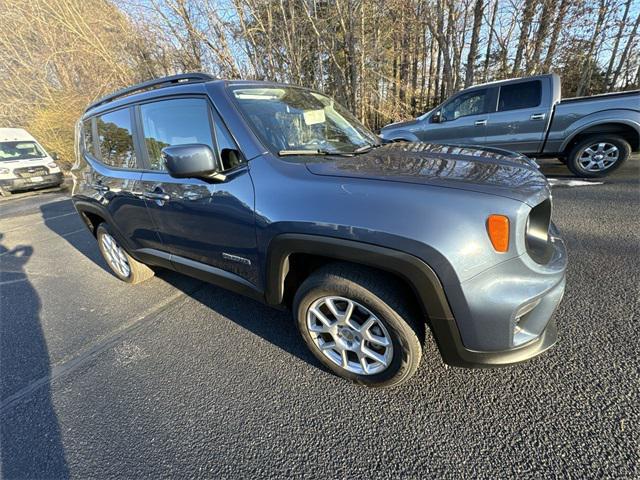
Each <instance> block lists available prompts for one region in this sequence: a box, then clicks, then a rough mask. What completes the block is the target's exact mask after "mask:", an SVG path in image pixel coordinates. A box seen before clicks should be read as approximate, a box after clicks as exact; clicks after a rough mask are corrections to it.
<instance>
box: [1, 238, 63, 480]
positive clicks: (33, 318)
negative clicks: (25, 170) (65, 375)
mask: <svg viewBox="0 0 640 480" xmlns="http://www.w3.org/2000/svg"><path fill="white" fill-rule="evenodd" d="M2 236H3V235H2V234H1V233H0V310H1V311H2V315H1V317H0V318H1V320H0V445H1V447H2V448H1V449H0V450H1V452H0V473H1V475H2V477H3V478H44V477H47V478H67V477H68V476H69V471H68V468H67V462H66V458H65V452H64V448H63V446H62V439H61V435H60V426H59V423H58V417H57V415H56V412H55V409H54V406H53V403H52V398H51V387H50V381H49V375H50V373H51V366H50V360H49V351H48V348H47V342H46V339H45V338H44V334H43V330H42V326H41V323H40V309H41V302H40V297H39V296H38V293H37V292H36V289H35V288H34V286H33V285H32V284H31V282H30V281H29V278H28V276H27V274H26V271H25V266H26V264H27V263H28V262H29V259H30V258H31V256H32V255H33V247H31V246H27V245H19V246H16V247H15V248H13V249H8V248H7V247H5V246H4V245H3V244H2V243H1V241H2ZM34 382H35V383H34ZM25 407H26V408H25ZM27 409H28V411H26V410H27Z"/></svg>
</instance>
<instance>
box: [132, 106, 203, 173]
mask: <svg viewBox="0 0 640 480" xmlns="http://www.w3.org/2000/svg"><path fill="white" fill-rule="evenodd" d="M140 115H141V117H142V128H143V130H144V141H145V144H146V146H147V153H148V155H149V166H150V167H151V169H153V170H161V171H164V170H166V169H165V166H164V161H163V160H162V156H161V154H160V152H161V151H162V149H163V148H164V147H168V146H169V145H184V144H187V143H202V144H204V145H208V146H209V147H211V149H212V150H213V151H214V152H215V147H214V144H213V138H212V136H211V124H210V121H209V107H208V106H207V101H206V100H205V99H203V98H177V99H172V100H161V101H158V102H153V103H145V104H143V105H140Z"/></svg>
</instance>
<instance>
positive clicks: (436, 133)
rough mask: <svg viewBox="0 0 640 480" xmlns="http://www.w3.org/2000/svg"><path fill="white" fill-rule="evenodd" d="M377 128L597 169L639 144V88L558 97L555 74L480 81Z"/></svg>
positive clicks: (387, 136)
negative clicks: (425, 109) (412, 116)
mask: <svg viewBox="0 0 640 480" xmlns="http://www.w3.org/2000/svg"><path fill="white" fill-rule="evenodd" d="M380 136H381V137H382V138H383V139H384V140H388V141H403V140H404V141H409V142H429V143H455V144H464V145H486V146H490V147H497V148H503V149H506V150H513V151H516V152H519V153H523V154H525V155H529V156H532V157H538V158H541V157H558V158H559V159H560V160H562V161H563V162H565V163H566V164H567V166H568V167H569V169H570V170H571V171H572V172H573V173H574V174H576V175H578V176H581V177H601V176H604V175H607V174H609V173H610V172H612V171H613V170H615V169H616V168H618V167H619V166H620V165H621V164H622V163H623V162H624V161H625V160H627V158H629V155H630V154H631V152H632V151H637V150H638V149H640V90H635V91H631V92H620V93H609V94H604V95H596V96H593V97H582V98H569V99H562V98H561V95H560V77H559V76H558V75H556V74H549V75H539V76H535V77H528V78H518V79H513V80H504V81H499V82H492V83H486V84H483V85H476V86H474V87H471V88H468V89H466V90H462V91H461V92H458V93H456V94H455V95H453V96H452V97H450V98H448V99H447V100H446V101H445V102H443V103H442V104H441V105H438V106H437V107H436V108H434V109H433V110H431V111H429V112H427V113H425V114H424V115H421V116H420V117H418V118H417V119H415V120H411V121H408V122H399V123H393V124H391V125H387V126H385V127H384V128H382V130H381V132H380Z"/></svg>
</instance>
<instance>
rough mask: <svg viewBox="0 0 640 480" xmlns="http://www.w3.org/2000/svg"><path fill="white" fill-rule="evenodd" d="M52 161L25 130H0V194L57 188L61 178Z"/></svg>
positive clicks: (54, 158)
mask: <svg viewBox="0 0 640 480" xmlns="http://www.w3.org/2000/svg"><path fill="white" fill-rule="evenodd" d="M55 160H56V155H55V154H53V156H51V155H49V154H48V153H47V152H46V151H45V149H44V148H42V146H41V145H40V144H39V143H38V142H37V141H36V139H35V138H33V137H32V136H31V135H30V134H29V132H27V131H26V130H23V129H22V128H0V194H2V193H10V192H13V191H15V190H33V189H36V188H44V187H57V186H59V185H60V184H61V183H62V181H63V180H64V178H63V176H62V171H61V170H60V167H58V164H57V163H56V162H55Z"/></svg>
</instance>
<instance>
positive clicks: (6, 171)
mask: <svg viewBox="0 0 640 480" xmlns="http://www.w3.org/2000/svg"><path fill="white" fill-rule="evenodd" d="M10 173H11V170H10V169H8V168H0V175H9V174H10Z"/></svg>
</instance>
